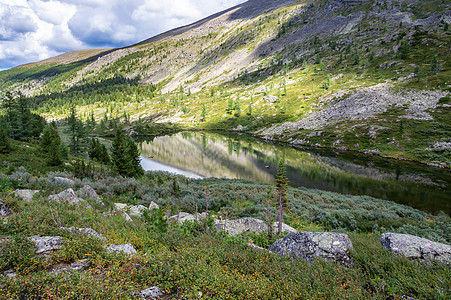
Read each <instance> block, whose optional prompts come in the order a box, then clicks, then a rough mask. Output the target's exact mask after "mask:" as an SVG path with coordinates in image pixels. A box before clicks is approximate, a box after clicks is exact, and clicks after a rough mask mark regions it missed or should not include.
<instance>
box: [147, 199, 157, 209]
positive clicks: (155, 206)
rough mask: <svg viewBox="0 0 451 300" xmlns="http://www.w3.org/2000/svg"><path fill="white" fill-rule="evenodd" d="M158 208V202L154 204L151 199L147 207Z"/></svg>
mask: <svg viewBox="0 0 451 300" xmlns="http://www.w3.org/2000/svg"><path fill="white" fill-rule="evenodd" d="M159 208H160V206H159V205H158V204H156V203H155V202H153V201H152V202H150V205H149V209H159Z"/></svg>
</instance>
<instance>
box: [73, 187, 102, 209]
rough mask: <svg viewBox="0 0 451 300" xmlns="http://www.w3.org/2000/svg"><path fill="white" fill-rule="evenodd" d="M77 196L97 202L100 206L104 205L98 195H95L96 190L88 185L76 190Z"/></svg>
mask: <svg viewBox="0 0 451 300" xmlns="http://www.w3.org/2000/svg"><path fill="white" fill-rule="evenodd" d="M77 196H78V197H80V198H82V199H84V200H91V201H94V202H97V203H99V204H100V205H102V206H105V203H103V202H102V199H100V197H99V195H97V193H96V191H95V190H94V189H93V188H92V187H91V186H89V185H85V186H84V187H82V188H81V189H79V190H78V191H77Z"/></svg>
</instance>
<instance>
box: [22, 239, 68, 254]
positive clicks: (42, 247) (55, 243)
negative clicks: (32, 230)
mask: <svg viewBox="0 0 451 300" xmlns="http://www.w3.org/2000/svg"><path fill="white" fill-rule="evenodd" d="M30 240H31V241H32V242H33V243H34V244H35V246H36V248H37V249H36V254H39V253H43V252H48V251H53V250H58V249H60V248H61V246H62V244H63V238H62V237H60V236H42V237H41V236H36V235H35V236H32V237H31V238H30Z"/></svg>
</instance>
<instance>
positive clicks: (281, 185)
mask: <svg viewBox="0 0 451 300" xmlns="http://www.w3.org/2000/svg"><path fill="white" fill-rule="evenodd" d="M276 186H277V192H278V195H277V197H278V202H279V227H278V233H279V234H281V233H282V223H283V209H284V207H286V205H287V204H288V197H287V187H288V178H287V176H286V174H285V167H284V165H283V162H282V161H280V163H279V170H277V175H276Z"/></svg>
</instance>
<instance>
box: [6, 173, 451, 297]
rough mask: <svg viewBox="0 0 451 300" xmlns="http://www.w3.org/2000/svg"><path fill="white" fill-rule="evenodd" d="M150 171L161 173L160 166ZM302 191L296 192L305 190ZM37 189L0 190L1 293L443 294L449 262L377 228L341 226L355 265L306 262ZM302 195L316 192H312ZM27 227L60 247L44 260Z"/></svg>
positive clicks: (237, 186)
mask: <svg viewBox="0 0 451 300" xmlns="http://www.w3.org/2000/svg"><path fill="white" fill-rule="evenodd" d="M153 175H155V176H162V177H163V178H165V176H164V174H153ZM167 179H168V178H165V180H167ZM167 181H169V182H170V180H167ZM167 181H165V182H167ZM227 182H230V184H231V186H229V187H227V186H224V188H225V187H227V188H228V189H230V188H232V189H231V190H232V191H233V192H231V194H236V195H240V194H239V191H240V190H243V191H244V190H246V191H247V192H248V194H249V191H250V188H251V187H252V185H251V183H244V185H243V182H240V181H238V182H235V181H220V182H218V184H222V185H224V183H227ZM163 185H164V184H163ZM209 185H210V188H211V190H212V191H215V190H217V189H218V186H215V185H213V184H212V182H210V183H209ZM154 186H155V187H157V184H154ZM42 188H43V187H42ZM47 188H49V186H47ZM309 193H310V192H308V191H303V192H302V194H304V195H305V196H308V195H312V196H313V194H309ZM46 194H47V191H44V194H42V195H41V196H39V197H35V199H34V200H33V201H32V202H30V203H24V202H23V201H21V200H19V199H15V198H13V197H11V196H10V195H9V194H8V193H5V192H4V191H0V196H1V197H2V199H4V200H5V201H6V202H7V203H9V204H11V205H12V207H13V210H14V215H13V216H11V217H10V218H9V219H8V221H7V222H2V223H1V224H0V237H2V238H10V239H12V241H11V242H10V244H9V245H8V247H6V248H5V247H3V248H1V247H0V258H1V259H0V270H1V271H4V270H8V269H13V270H14V271H16V272H17V273H18V276H17V277H16V278H15V279H13V280H9V279H7V278H6V277H1V278H0V299H19V298H20V299H35V298H41V299H50V298H58V299H87V298H91V299H93V298H96V299H128V298H131V293H133V292H135V293H136V292H138V291H140V290H142V289H144V288H147V287H149V286H153V285H156V286H158V287H160V288H161V289H163V290H164V291H165V293H166V295H167V296H168V297H169V298H180V299H197V298H204V299H243V298H246V299H311V298H312V297H314V298H315V299H344V298H350V299H386V298H387V297H394V298H399V297H400V296H402V295H409V296H411V297H415V298H416V299H432V298H436V299H446V298H447V297H449V296H450V291H449V278H451V269H450V267H449V266H448V267H446V266H442V265H436V264H432V265H429V264H424V263H421V262H414V261H409V260H407V259H406V258H404V257H399V256H396V255H394V254H392V253H390V252H388V251H387V250H385V249H383V248H382V246H381V245H380V242H379V234H377V233H358V232H355V233H352V234H350V238H351V240H352V242H353V245H354V251H352V252H351V256H352V258H353V259H354V265H353V267H352V268H350V269H348V268H346V267H344V266H342V265H339V264H335V263H328V262H325V261H322V260H320V259H319V260H316V261H315V262H314V263H313V264H311V265H309V264H307V263H305V262H303V261H300V260H292V259H287V258H283V257H279V256H277V255H274V254H270V253H268V252H261V251H256V250H253V249H252V248H250V247H248V246H246V242H247V240H248V239H249V237H246V236H241V237H238V238H232V237H228V236H226V235H224V234H223V233H220V232H216V231H214V230H213V229H205V227H203V226H191V225H188V224H187V225H184V226H182V227H178V226H175V227H173V228H172V229H171V228H168V229H167V231H166V230H165V229H163V228H159V227H154V225H153V224H154V223H152V222H153V221H152V220H153V219H152V218H153V217H154V215H152V216H151V218H149V219H146V218H140V219H136V220H135V221H134V222H133V223H127V222H126V221H124V219H123V218H122V217H121V216H119V215H118V214H117V213H114V212H111V211H110V210H109V209H108V207H109V206H107V208H101V209H100V210H86V209H83V208H78V207H70V206H68V205H66V204H55V203H51V202H49V201H48V200H46ZM131 194H133V191H132V190H128V191H127V192H126V193H125V194H124V193H123V192H122V193H121V192H116V193H115V194H114V195H108V194H105V193H101V195H102V198H103V200H104V201H105V202H107V204H110V203H111V202H112V201H116V197H118V196H121V195H122V196H126V195H128V197H131ZM236 197H237V198H238V197H240V196H236ZM307 199H309V197H307ZM130 201H131V200H130ZM309 201H310V202H311V203H318V202H317V201H321V200H320V198H315V197H313V198H311V199H310V200H309ZM335 201H336V200H335ZM318 204H319V203H318ZM246 205H249V203H247V204H246ZM334 205H337V204H334ZM60 226H66V227H69V226H77V227H91V228H93V229H95V230H96V231H98V232H99V233H102V234H103V235H104V236H105V237H107V238H108V239H109V241H110V243H112V244H123V243H131V244H132V245H133V246H134V247H135V248H136V249H137V250H138V254H137V255H135V256H133V257H127V256H122V255H112V254H108V253H106V251H105V250H103V248H102V247H101V245H100V242H99V241H98V240H95V239H92V238H85V237H79V236H75V235H72V234H70V233H68V232H67V231H64V230H60V229H59V227H60ZM326 227H327V226H326ZM159 229H163V230H162V231H161V230H159ZM317 229H321V228H319V227H318V228H317ZM30 235H60V236H62V237H63V238H64V241H65V242H64V246H63V248H62V249H61V250H59V251H57V252H55V253H54V254H53V257H52V259H51V260H44V259H43V257H42V256H37V255H35V254H34V251H33V247H32V245H31V243H30V242H29V241H28V240H27V239H26V237H28V236H30ZM252 239H253V240H254V241H256V239H257V238H256V237H255V236H254V237H253V238H252ZM84 258H89V260H90V262H91V265H90V267H89V268H88V269H87V270H86V271H84V272H68V273H67V272H66V273H61V274H59V275H55V274H49V273H48V272H46V270H49V269H51V268H52V267H55V266H64V265H65V264H68V263H71V262H73V261H76V260H79V259H84ZM199 270H202V272H200V271H199Z"/></svg>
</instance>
